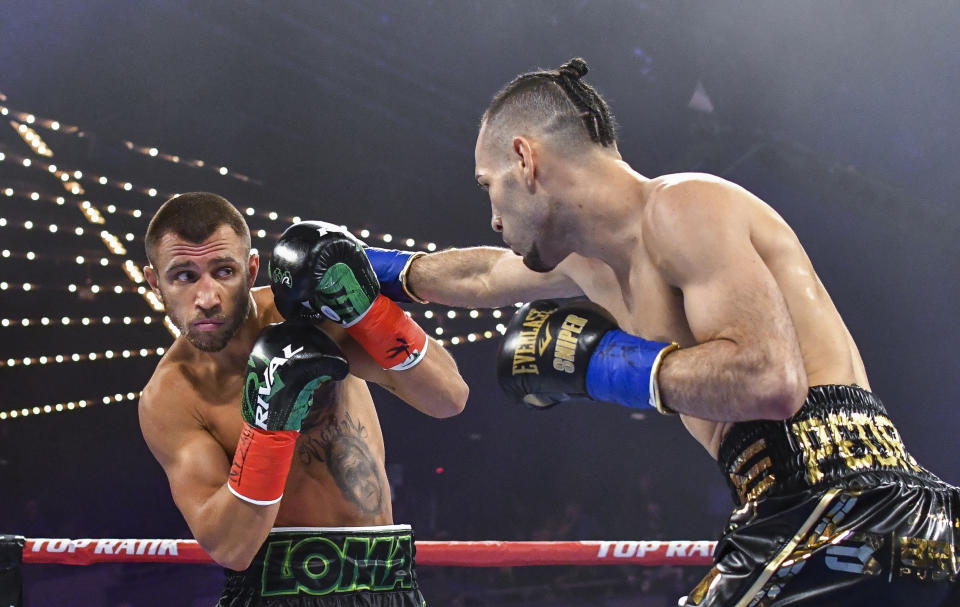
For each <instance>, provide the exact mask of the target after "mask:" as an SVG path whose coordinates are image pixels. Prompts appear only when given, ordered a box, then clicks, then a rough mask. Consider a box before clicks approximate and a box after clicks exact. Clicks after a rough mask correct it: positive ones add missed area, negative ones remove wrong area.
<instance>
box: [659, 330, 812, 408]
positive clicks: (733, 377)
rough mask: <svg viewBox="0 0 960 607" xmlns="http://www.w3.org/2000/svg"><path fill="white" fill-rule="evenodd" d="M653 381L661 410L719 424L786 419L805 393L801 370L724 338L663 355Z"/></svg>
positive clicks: (803, 376) (805, 380)
mask: <svg viewBox="0 0 960 607" xmlns="http://www.w3.org/2000/svg"><path fill="white" fill-rule="evenodd" d="M657 381H658V384H659V387H660V397H661V400H662V402H663V404H664V405H665V406H666V407H667V408H669V409H672V410H674V411H676V412H678V413H684V414H686V415H691V416H693V417H698V418H701V419H708V420H713V421H725V422H738V421H748V420H756V419H773V420H782V419H786V418H788V417H790V416H791V415H793V414H794V413H796V412H797V410H798V409H799V408H800V406H801V405H802V403H803V399H804V396H805V395H806V392H807V379H806V374H805V372H804V370H803V368H802V367H799V368H797V367H796V365H790V364H786V363H783V362H781V361H779V360H778V357H776V356H775V355H771V354H769V353H764V352H762V351H760V349H753V348H748V347H744V346H741V345H738V344H736V343H734V342H733V341H731V340H726V339H716V340H711V341H707V342H704V343H702V344H700V345H697V346H693V347H691V348H681V349H680V350H676V351H674V352H671V353H669V354H667V355H666V356H665V357H664V359H663V363H662V365H661V366H660V370H659V373H658V375H657Z"/></svg>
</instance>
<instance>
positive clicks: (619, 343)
mask: <svg viewBox="0 0 960 607" xmlns="http://www.w3.org/2000/svg"><path fill="white" fill-rule="evenodd" d="M675 347H676V346H675V344H669V343H662V342H659V341H649V340H646V339H643V338H642V337H637V336H635V335H630V334H629V333H624V332H623V331H620V330H618V329H614V330H613V331H608V332H607V334H606V335H604V336H603V339H601V340H600V343H599V344H598V345H597V349H596V350H594V351H593V356H592V357H591V358H590V364H589V365H588V366H587V394H589V395H590V397H591V398H594V399H596V400H602V401H606V402H610V403H617V404H620V405H624V406H626V407H630V408H633V409H652V408H655V403H654V399H653V398H651V390H652V389H653V381H652V379H653V372H654V370H655V369H656V368H657V367H658V365H659V362H660V358H661V356H662V355H663V354H664V353H666V352H669V351H670V350H672V349H674V348H675Z"/></svg>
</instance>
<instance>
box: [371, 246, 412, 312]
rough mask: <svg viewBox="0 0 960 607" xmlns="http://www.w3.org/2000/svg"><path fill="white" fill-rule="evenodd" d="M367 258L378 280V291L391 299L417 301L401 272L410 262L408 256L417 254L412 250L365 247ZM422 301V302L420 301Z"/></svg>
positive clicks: (404, 301)
mask: <svg viewBox="0 0 960 607" xmlns="http://www.w3.org/2000/svg"><path fill="white" fill-rule="evenodd" d="M364 251H365V252H366V253H367V259H369V260H370V265H372V266H373V271H374V273H376V275H377V280H379V281H380V292H381V293H383V294H384V295H386V296H387V297H388V298H390V299H392V300H393V301H397V302H401V303H410V302H413V301H418V300H416V299H414V298H413V297H411V294H410V293H408V292H407V290H406V289H405V288H404V284H403V273H404V270H405V269H406V267H407V264H408V263H409V262H410V258H411V257H413V256H415V255H418V253H416V252H414V251H397V250H395V249H378V248H377V247H365V248H364ZM421 303H422V302H421Z"/></svg>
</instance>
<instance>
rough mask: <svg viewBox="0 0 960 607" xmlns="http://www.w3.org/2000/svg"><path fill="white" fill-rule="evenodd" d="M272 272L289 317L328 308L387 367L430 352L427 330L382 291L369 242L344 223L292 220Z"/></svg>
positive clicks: (280, 305)
mask: <svg viewBox="0 0 960 607" xmlns="http://www.w3.org/2000/svg"><path fill="white" fill-rule="evenodd" d="M268 273H269V275H270V288H271V290H272V291H273V299H274V302H275V303H276V306H277V310H278V311H279V312H280V314H282V315H283V317H284V318H287V319H289V318H296V317H298V316H303V315H306V316H310V317H317V316H318V313H319V314H322V315H323V316H325V317H327V318H329V319H330V320H332V321H334V322H336V323H339V324H340V325H341V326H343V327H345V328H346V329H347V332H348V333H349V334H350V336H351V337H352V338H353V339H354V340H356V342H357V343H359V344H360V345H361V346H363V348H364V350H366V351H367V353H369V354H370V356H372V357H373V359H374V360H376V361H377V362H378V363H380V365H381V366H382V367H383V368H384V369H391V370H398V371H399V370H403V369H409V368H410V367H413V366H414V365H416V364H417V363H419V362H420V361H421V360H423V357H424V356H425V355H426V352H427V344H428V341H427V335H426V333H424V331H423V329H421V328H420V326H419V325H417V324H416V323H415V322H414V321H413V320H412V319H411V318H410V317H409V316H407V315H406V314H405V313H404V311H403V310H402V309H401V308H400V307H399V306H398V305H397V304H396V303H394V302H393V301H391V300H390V299H388V298H387V297H385V296H383V295H381V294H380V283H379V282H378V281H377V276H376V274H375V273H374V271H373V267H372V266H371V264H370V260H369V259H367V256H366V254H365V253H364V250H363V244H362V243H361V242H360V241H359V240H358V239H357V238H356V237H354V236H353V234H350V233H349V232H347V231H345V230H343V229H342V228H340V227H339V226H335V225H333V224H329V223H325V222H322V221H304V222H301V223H297V224H294V225H292V226H290V227H289V228H287V229H286V231H284V233H283V234H282V235H281V236H280V240H278V241H277V244H276V246H274V248H273V257H272V259H271V260H270V264H269V269H268Z"/></svg>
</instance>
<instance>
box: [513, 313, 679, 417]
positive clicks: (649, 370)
mask: <svg viewBox="0 0 960 607" xmlns="http://www.w3.org/2000/svg"><path fill="white" fill-rule="evenodd" d="M677 347H678V346H677V345H676V344H669V343H661V342H656V341H648V340H646V339H643V338H640V337H636V336H634V335H630V334H628V333H625V332H623V331H621V330H619V328H618V327H617V322H616V321H615V320H614V319H613V317H612V316H610V314H609V313H608V312H607V311H606V310H604V309H603V308H602V307H600V306H598V305H597V304H595V303H592V302H589V301H577V302H573V303H567V304H564V305H560V304H559V303H557V302H555V301H550V300H540V301H534V302H531V303H528V304H526V305H525V306H523V307H522V308H520V309H519V310H518V311H517V313H516V315H514V317H513V319H512V320H511V321H510V324H509V325H508V326H507V330H506V332H505V333H504V337H503V342H502V343H501V345H500V351H499V352H498V354H497V377H498V379H499V381H500V387H501V388H503V390H504V391H505V392H507V393H508V394H510V395H512V396H514V397H515V398H517V399H518V400H522V401H523V402H525V403H527V404H529V405H532V406H534V407H539V408H545V407H549V406H551V405H555V404H557V403H558V402H561V401H564V400H567V399H570V398H579V397H589V398H591V399H593V400H601V401H606V402H614V403H618V404H621V405H624V406H627V407H632V408H650V407H652V408H656V409H657V410H658V411H660V412H661V413H667V412H669V411H668V410H666V409H665V408H664V407H663V406H662V405H661V403H660V398H659V388H658V386H657V370H658V369H659V366H660V361H661V360H662V358H663V356H664V355H665V354H666V353H668V352H670V351H672V350H674V349H676V348H677Z"/></svg>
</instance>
